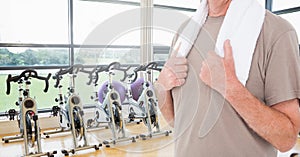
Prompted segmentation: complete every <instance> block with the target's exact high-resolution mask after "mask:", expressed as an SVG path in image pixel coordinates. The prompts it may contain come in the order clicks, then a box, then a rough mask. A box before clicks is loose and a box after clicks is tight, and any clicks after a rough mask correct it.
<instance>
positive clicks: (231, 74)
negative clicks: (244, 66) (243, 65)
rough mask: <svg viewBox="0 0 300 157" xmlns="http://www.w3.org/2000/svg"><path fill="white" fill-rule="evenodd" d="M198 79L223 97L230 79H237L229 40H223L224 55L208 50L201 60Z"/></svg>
mask: <svg viewBox="0 0 300 157" xmlns="http://www.w3.org/2000/svg"><path fill="white" fill-rule="evenodd" d="M199 76H200V79H201V80H202V81H203V82H204V83H205V84H206V85H208V86H210V87H211V88H213V89H215V90H216V91H218V92H219V93H220V94H221V95H223V96H224V97H225V94H226V88H228V85H229V84H230V82H232V81H237V80H238V79H237V76H236V73H235V66H234V58H233V55H232V47H231V45H230V41H229V40H226V41H225V42H224V57H220V56H219V55H217V54H216V53H215V52H209V53H208V55H207V58H206V59H205V60H204V61H203V62H202V67H201V72H200V74H199Z"/></svg>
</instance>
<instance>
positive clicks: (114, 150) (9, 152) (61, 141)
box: [0, 123, 300, 157]
mask: <svg viewBox="0 0 300 157" xmlns="http://www.w3.org/2000/svg"><path fill="white" fill-rule="evenodd" d="M162 128H163V129H165V130H168V129H170V128H168V127H167V126H163V127H162ZM127 129H128V131H129V132H130V134H132V135H138V134H140V133H143V132H146V131H147V130H146V127H145V126H144V124H142V123H141V124H132V125H129V126H127ZM110 136H111V133H110V130H109V129H105V128H100V129H93V130H89V131H88V132H87V140H88V141H89V143H90V144H92V145H94V144H99V143H98V142H99V141H103V140H106V139H108V138H109V137H110ZM2 137H3V136H1V138H2ZM42 137H43V139H42V142H41V143H42V148H43V151H46V152H47V151H54V150H57V151H58V154H57V155H55V156H56V157H63V156H64V155H63V154H62V153H61V150H62V149H71V148H72V136H71V133H70V132H65V133H60V134H54V135H50V138H47V139H46V138H45V137H44V136H42ZM23 143H24V142H23V141H13V142H10V143H3V142H1V144H0V150H1V152H2V153H0V157H8V156H9V157H17V156H18V157H19V156H22V155H23V152H24V146H23V145H24V144H23ZM173 150H174V144H173V135H172V134H170V136H164V135H162V136H157V137H154V138H151V139H147V140H142V139H137V141H136V142H134V143H132V142H131V141H128V142H122V143H118V144H116V145H111V147H109V148H108V147H105V146H102V147H100V149H99V150H97V151H95V150H94V149H87V150H83V151H78V152H76V153H75V155H72V154H70V156H76V157H116V156H118V157H173V156H174V154H173ZM294 152H300V138H299V139H298V141H297V144H296V146H295V147H294V148H293V149H292V150H291V151H289V152H286V153H279V155H278V157H289V156H290V154H292V153H294Z"/></svg>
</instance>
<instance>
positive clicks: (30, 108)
mask: <svg viewBox="0 0 300 157" xmlns="http://www.w3.org/2000/svg"><path fill="white" fill-rule="evenodd" d="M50 77H51V74H50V73H49V74H48V76H47V77H42V76H38V74H37V72H36V71H35V70H32V69H28V70H25V71H23V72H22V73H21V74H20V75H18V76H14V77H12V76H11V74H9V75H8V78H7V80H6V85H7V90H6V94H7V95H9V94H10V82H18V84H19V92H21V91H22V92H23V97H24V98H22V100H21V96H20V97H19V100H20V104H19V106H20V131H21V134H22V135H23V138H24V144H25V156H30V157H38V156H48V157H53V156H54V154H56V153H57V152H56V151H53V152H42V147H41V134H40V127H39V119H38V115H37V103H36V101H35V100H34V99H33V98H31V97H30V91H29V86H30V85H31V81H30V79H31V78H35V79H39V80H44V81H45V89H44V92H47V91H48V87H49V78H50ZM22 79H24V81H25V84H26V86H25V90H21V89H22V88H21V84H22V82H23V81H21V80H22Z"/></svg>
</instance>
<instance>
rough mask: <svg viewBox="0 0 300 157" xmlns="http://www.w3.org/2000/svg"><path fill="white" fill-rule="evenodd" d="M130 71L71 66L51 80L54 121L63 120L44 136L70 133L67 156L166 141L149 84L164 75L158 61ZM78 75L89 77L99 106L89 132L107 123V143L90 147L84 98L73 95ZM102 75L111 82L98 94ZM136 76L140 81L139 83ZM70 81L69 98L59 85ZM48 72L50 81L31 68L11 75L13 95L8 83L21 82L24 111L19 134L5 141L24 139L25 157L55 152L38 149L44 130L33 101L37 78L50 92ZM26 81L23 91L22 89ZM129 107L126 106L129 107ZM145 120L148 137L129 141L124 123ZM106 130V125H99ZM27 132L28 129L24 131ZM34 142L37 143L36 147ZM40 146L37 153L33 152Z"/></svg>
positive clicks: (114, 67)
mask: <svg viewBox="0 0 300 157" xmlns="http://www.w3.org/2000/svg"><path fill="white" fill-rule="evenodd" d="M130 69H132V67H131V66H128V67H127V68H124V67H122V66H121V64H120V63H119V62H113V63H111V64H109V65H108V66H103V65H102V66H100V65H99V66H95V67H94V68H93V69H92V70H91V71H88V70H86V69H85V67H84V66H83V65H73V66H71V67H70V68H66V69H60V70H59V71H58V72H56V73H55V74H54V76H53V77H52V78H53V79H54V80H56V83H55V85H54V87H55V88H57V89H58V91H59V93H58V98H56V99H55V101H56V102H58V104H59V106H54V107H53V108H52V109H53V116H59V125H60V128H59V129H55V130H52V131H45V132H44V135H45V136H46V138H49V137H50V135H52V134H57V133H62V132H67V131H71V132H72V137H73V145H74V147H73V148H72V149H71V150H65V149H63V150H61V152H62V153H63V154H65V155H66V156H67V155H69V154H70V153H72V154H74V153H75V152H76V151H80V150H84V149H91V148H94V149H95V150H98V149H99V147H101V146H102V144H104V145H106V146H107V147H109V146H110V145H111V144H116V143H119V142H124V141H132V142H136V139H138V138H141V139H143V140H146V139H147V138H152V137H154V136H158V135H166V136H168V135H169V134H170V133H171V131H168V130H161V129H160V125H159V118H158V104H157V99H156V97H155V92H154V89H153V86H152V83H151V80H150V79H149V78H150V76H151V72H152V71H153V70H156V71H160V70H161V69H160V68H158V64H157V63H156V62H151V63H149V64H146V65H140V66H138V67H136V68H135V69H134V70H133V71H132V70H131V73H130V72H129V71H130ZM115 71H121V72H123V74H124V75H123V78H122V79H120V81H116V80H113V76H114V75H115ZM78 72H83V73H86V74H88V78H89V81H88V82H87V85H91V84H92V83H93V86H94V88H95V92H94V96H92V97H91V98H92V99H93V100H94V101H95V107H96V108H95V115H94V118H93V119H89V120H87V126H88V127H90V128H93V127H98V126H100V125H99V124H105V126H107V128H109V129H110V130H111V133H112V137H111V138H110V139H107V140H104V141H103V142H102V143H100V144H97V145H89V144H88V141H87V139H86V131H87V126H86V123H85V121H84V111H83V105H82V101H81V99H80V96H79V95H78V94H76V92H75V78H76V76H77V73H78ZM100 73H105V74H106V76H107V81H106V82H104V83H103V84H102V85H101V87H100V88H99V90H97V85H98V80H99V75H100ZM138 73H140V74H141V77H139V78H138V75H139V74H138ZM64 75H67V76H68V77H69V87H68V93H67V95H66V96H65V95H64V94H63V93H62V87H63V86H62V84H61V80H62V79H63V76H64ZM50 77H51V74H50V73H49V74H48V76H47V77H46V78H44V77H41V76H38V74H37V72H36V71H35V70H32V69H28V70H25V71H23V72H22V73H21V74H20V75H18V76H14V77H12V76H11V75H8V79H7V94H9V93H10V82H17V83H18V85H19V89H18V91H19V98H18V102H17V103H16V104H17V105H19V106H20V112H19V116H17V117H18V118H17V120H18V122H19V128H20V133H21V134H20V135H17V136H10V137H3V139H2V141H4V142H5V143H8V141H10V140H15V139H17V138H23V139H24V144H25V155H26V156H44V155H47V156H53V154H56V153H57V152H56V151H53V152H46V153H42V149H41V144H40V138H41V134H40V129H39V123H38V115H37V104H36V102H35V100H34V99H32V98H30V97H29V85H30V79H31V78H36V79H39V80H44V81H45V89H44V92H47V90H48V87H49V79H50ZM24 82H25V85H26V87H25V89H23V84H24ZM125 104H126V105H125ZM124 106H126V107H128V108H129V109H128V110H129V111H130V112H129V114H128V115H127V117H126V116H123V112H122V108H123V107H124ZM9 112H10V115H11V116H10V120H14V116H13V115H15V114H17V111H15V110H9ZM136 120H138V121H143V123H144V124H145V126H146V127H147V129H148V132H147V133H145V134H141V135H135V136H128V135H127V133H126V124H128V123H130V122H134V121H136ZM101 126H103V125H101ZM24 128H26V129H24ZM35 143H36V144H35ZM35 146H37V147H38V148H37V151H36V150H34V149H33V148H34V147H35Z"/></svg>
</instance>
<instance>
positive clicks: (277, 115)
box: [224, 82, 298, 151]
mask: <svg viewBox="0 0 300 157" xmlns="http://www.w3.org/2000/svg"><path fill="white" fill-rule="evenodd" d="M224 97H225V98H226V100H227V101H228V102H229V103H230V104H231V105H232V107H233V108H234V109H235V110H236V111H237V112H238V114H239V115H240V116H241V117H242V118H243V119H244V121H245V122H246V123H247V124H248V125H249V127H250V128H252V129H253V130H254V131H255V132H256V133H257V134H259V135H260V136H261V137H262V138H264V139H265V140H267V141H268V142H270V143H271V144H272V145H273V146H275V147H276V148H277V149H279V150H280V151H287V150H289V149H291V147H292V146H293V145H294V143H295V142H296V138H297V134H298V133H297V132H296V131H297V130H298V128H295V125H294V124H293V123H292V121H291V120H290V119H289V117H288V116H286V115H285V114H284V113H282V112H280V111H278V110H276V109H273V108H271V107H269V106H266V105H265V104H263V103H262V102H261V101H259V100H258V99H257V98H256V97H254V96H253V95H252V94H251V93H250V92H249V91H248V90H247V89H246V88H245V87H244V86H243V85H242V84H241V83H239V82H234V83H232V84H230V85H228V88H227V89H226V94H225V96H224Z"/></svg>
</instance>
